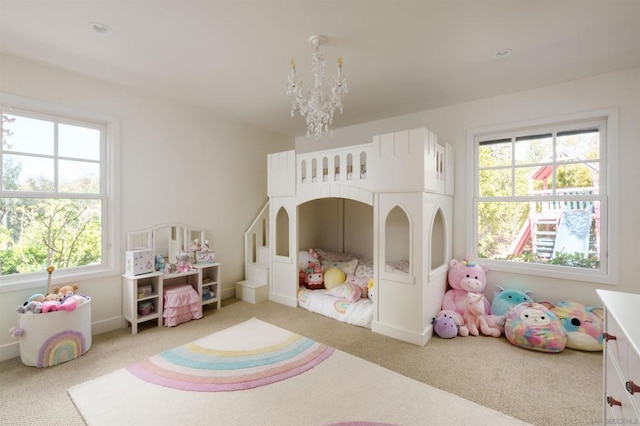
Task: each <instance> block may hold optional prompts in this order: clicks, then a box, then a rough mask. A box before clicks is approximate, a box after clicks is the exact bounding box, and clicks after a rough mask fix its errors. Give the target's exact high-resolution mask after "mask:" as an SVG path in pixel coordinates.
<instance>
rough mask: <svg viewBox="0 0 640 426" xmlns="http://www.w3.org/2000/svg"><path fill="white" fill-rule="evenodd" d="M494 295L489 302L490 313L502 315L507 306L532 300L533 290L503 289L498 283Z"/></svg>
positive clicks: (505, 311) (507, 308)
mask: <svg viewBox="0 0 640 426" xmlns="http://www.w3.org/2000/svg"><path fill="white" fill-rule="evenodd" d="M494 291H495V295H494V296H493V301H492V302H491V315H498V316H502V315H504V314H506V313H507V311H508V310H509V308H511V307H512V306H515V305H519V304H520V303H524V302H527V303H528V302H533V291H531V290H525V291H520V290H513V289H509V290H505V289H504V288H502V287H500V286H499V285H497V286H496V288H495V290H494Z"/></svg>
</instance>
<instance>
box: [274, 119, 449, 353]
mask: <svg viewBox="0 0 640 426" xmlns="http://www.w3.org/2000/svg"><path fill="white" fill-rule="evenodd" d="M453 160H454V159H453V149H452V147H451V146H450V145H448V144H446V145H440V144H438V143H437V138H436V135H435V134H433V133H432V132H430V131H429V130H427V129H424V128H421V129H415V130H408V131H402V132H396V133H390V134H385V135H380V136H375V137H374V138H373V141H372V142H371V143H369V144H363V145H355V146H350V147H346V148H338V149H332V150H325V151H318V152H313V153H305V154H297V155H296V153H295V151H286V152H280V153H276V154H271V155H269V157H268V195H269V214H268V231H266V232H267V233H268V239H269V240H270V241H271V247H273V248H272V249H271V250H270V254H269V260H268V264H269V282H270V285H269V299H270V300H272V301H275V302H279V303H283V304H285V305H289V306H294V307H295V306H297V298H296V295H297V291H298V270H297V253H298V251H299V249H300V250H306V249H307V248H308V247H300V248H298V241H299V234H300V232H301V227H303V226H304V224H303V223H299V216H298V206H300V205H301V204H303V203H306V202H308V201H311V200H316V199H321V198H338V199H349V200H355V201H359V202H361V203H364V204H367V205H369V206H372V208H373V229H372V233H373V260H374V282H375V286H374V290H375V296H374V303H375V307H374V317H373V321H372V327H371V329H372V331H374V332H377V333H381V334H384V335H387V336H391V337H394V338H397V339H400V340H403V341H407V342H410V343H414V344H417V345H424V344H426V342H427V341H428V340H429V338H430V337H431V335H432V327H431V319H432V318H433V317H434V316H435V314H436V313H437V312H438V311H439V310H440V306H441V303H442V299H443V296H444V293H445V290H446V275H447V265H448V263H449V260H450V259H451V244H452V243H451V240H452V235H451V234H452V232H451V224H452V196H453V173H454V168H453ZM354 171H355V172H354ZM396 207H397V208H399V209H400V211H401V212H403V213H404V214H405V215H406V221H403V222H404V223H406V224H407V225H406V226H407V227H408V230H407V231H406V235H407V238H406V240H407V241H406V243H407V245H408V247H407V248H406V250H404V253H407V254H408V260H409V263H410V271H409V274H398V273H391V272H386V271H385V267H384V265H385V264H386V262H387V261H388V260H398V259H386V256H387V254H386V253H387V250H386V249H385V241H387V236H386V232H387V218H388V217H389V215H390V213H391V212H392V210H393V214H394V215H397V214H398V209H397V208H396ZM341 226H344V225H341ZM396 229H397V228H394V233H395V230H396ZM403 232H404V231H403ZM401 233H402V232H401ZM390 237H392V235H391V233H390ZM392 239H393V238H389V240H392ZM319 247H321V248H322V246H319ZM389 257H392V254H389Z"/></svg>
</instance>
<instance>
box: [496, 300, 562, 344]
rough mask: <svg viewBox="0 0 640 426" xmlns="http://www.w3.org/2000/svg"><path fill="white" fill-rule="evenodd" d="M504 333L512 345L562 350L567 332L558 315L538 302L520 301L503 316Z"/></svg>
mask: <svg viewBox="0 0 640 426" xmlns="http://www.w3.org/2000/svg"><path fill="white" fill-rule="evenodd" d="M504 334H505V336H506V337H507V340H508V341H509V343H511V344H512V345H515V346H518V347H521V348H525V349H531V350H534V351H540V352H562V351H563V350H564V348H565V346H566V341H567V334H566V332H565V331H564V328H563V327H562V323H561V322H560V320H559V319H558V317H557V316H556V315H555V314H554V313H553V312H551V311H550V310H549V309H547V307H546V306H544V305H541V304H540V303H535V302H529V303H521V304H519V305H516V306H514V307H512V308H511V309H509V311H508V312H507V314H506V315H505V316H504Z"/></svg>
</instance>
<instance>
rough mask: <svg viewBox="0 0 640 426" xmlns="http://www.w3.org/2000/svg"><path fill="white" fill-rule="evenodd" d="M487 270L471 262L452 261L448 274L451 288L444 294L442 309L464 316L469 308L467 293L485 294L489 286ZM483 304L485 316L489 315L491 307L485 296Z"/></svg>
mask: <svg viewBox="0 0 640 426" xmlns="http://www.w3.org/2000/svg"><path fill="white" fill-rule="evenodd" d="M487 270H488V268H487V267H486V266H484V265H479V264H478V263H476V262H474V261H471V260H466V259H465V260H455V259H452V260H451V262H449V272H448V273H447V280H448V282H449V286H450V287H451V288H450V289H449V290H447V292H446V293H445V294H444V299H443V301H442V309H443V310H448V311H454V312H457V313H459V314H460V315H464V311H465V309H466V307H467V293H476V294H483V293H484V289H485V287H486V286H487V275H486V271H487ZM482 303H483V305H484V310H485V314H486V315H489V313H490V312H491V305H490V304H489V301H488V300H487V298H486V297H484V295H483V297H482Z"/></svg>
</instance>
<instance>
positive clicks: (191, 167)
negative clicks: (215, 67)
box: [0, 56, 294, 359]
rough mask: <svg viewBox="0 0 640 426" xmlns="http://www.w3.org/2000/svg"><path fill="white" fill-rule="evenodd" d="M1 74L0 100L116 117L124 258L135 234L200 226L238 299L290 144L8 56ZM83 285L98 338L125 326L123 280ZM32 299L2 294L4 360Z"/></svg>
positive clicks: (285, 139)
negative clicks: (247, 234)
mask: <svg viewBox="0 0 640 426" xmlns="http://www.w3.org/2000/svg"><path fill="white" fill-rule="evenodd" d="M151 72H152V70H151ZM0 75H1V80H0V91H2V92H5V93H11V94H14V95H19V96H24V97H29V98H33V99H38V100H41V101H45V102H48V103H54V104H61V105H64V106H67V107H69V108H74V109H84V110H87V111H91V112H94V113H99V114H104V115H109V116H115V117H117V118H119V120H120V129H121V131H120V159H119V161H120V164H119V169H120V188H121V193H120V199H119V202H120V206H121V217H120V224H121V229H120V231H119V234H120V239H121V244H120V246H121V250H120V254H121V255H122V256H124V248H125V244H126V233H127V232H128V231H133V230H138V229H142V228H146V227H149V226H153V225H157V224H161V223H166V222H180V223H184V224H187V225H191V226H196V227H202V228H204V229H206V230H207V236H208V238H209V239H210V240H211V242H212V245H213V248H214V249H215V251H216V257H217V259H219V261H220V262H222V283H223V288H224V289H226V290H227V292H226V293H227V294H229V295H231V294H233V288H234V287H233V286H234V283H235V281H238V280H240V279H242V278H243V276H244V258H243V250H244V249H243V235H244V231H246V228H247V227H248V226H249V225H250V224H251V222H252V220H253V219H254V218H255V216H256V215H257V214H258V213H259V211H260V209H261V208H262V207H263V205H264V203H265V202H266V201H267V195H266V192H267V191H266V179H265V176H266V174H267V168H266V166H267V154H268V153H272V152H278V151H284V150H288V149H291V148H292V147H293V144H294V141H293V140H292V139H291V138H290V137H286V136H283V135H278V134H274V133H269V132H265V131H262V130H259V129H256V128H252V127H249V126H247V125H244V124H242V123H238V122H235V121H233V120H230V119H225V118H222V117H219V116H216V115H214V114H212V113H210V112H208V111H204V110H201V109H197V108H194V107H191V106H188V105H183V104H179V103H175V102H172V101H168V100H165V99H162V98H161V97H159V96H158V95H161V94H158V95H150V94H145V93H141V92H136V91H133V90H130V89H127V88H124V87H121V86H115V85H112V84H108V83H105V82H101V81H98V80H93V79H89V78H85V77H83V76H80V75H77V74H72V73H69V72H66V71H62V70H59V69H54V68H50V67H46V66H43V65H40V64H35V63H32V62H26V61H23V60H21V59H18V58H15V57H11V56H1V57H0ZM54 274H55V272H54ZM43 280H46V278H45V277H44V276H43ZM43 282H44V281H43ZM78 285H79V286H80V289H81V291H82V292H83V293H85V294H88V295H90V296H92V300H93V302H92V320H93V332H94V334H95V333H96V332H102V331H106V330H109V329H112V328H113V327H119V326H120V324H121V323H120V321H121V319H120V318H121V315H122V296H121V294H122V293H121V277H120V271H118V272H117V273H116V274H114V275H113V276H111V277H106V278H102V279H99V280H94V281H83V282H79V283H78ZM31 293H33V290H24V291H18V292H2V289H1V288H0V330H3V331H2V332H0V359H4V358H6V354H11V353H13V354H14V355H13V356H15V355H17V353H18V352H17V344H16V341H15V340H12V339H10V338H9V336H8V332H7V330H8V329H9V328H10V327H11V326H13V325H15V321H16V317H17V314H16V312H15V308H16V306H18V305H20V304H22V303H23V302H24V300H26V298H27V297H28V296H29V295H30V294H31ZM3 356H4V358H3Z"/></svg>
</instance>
